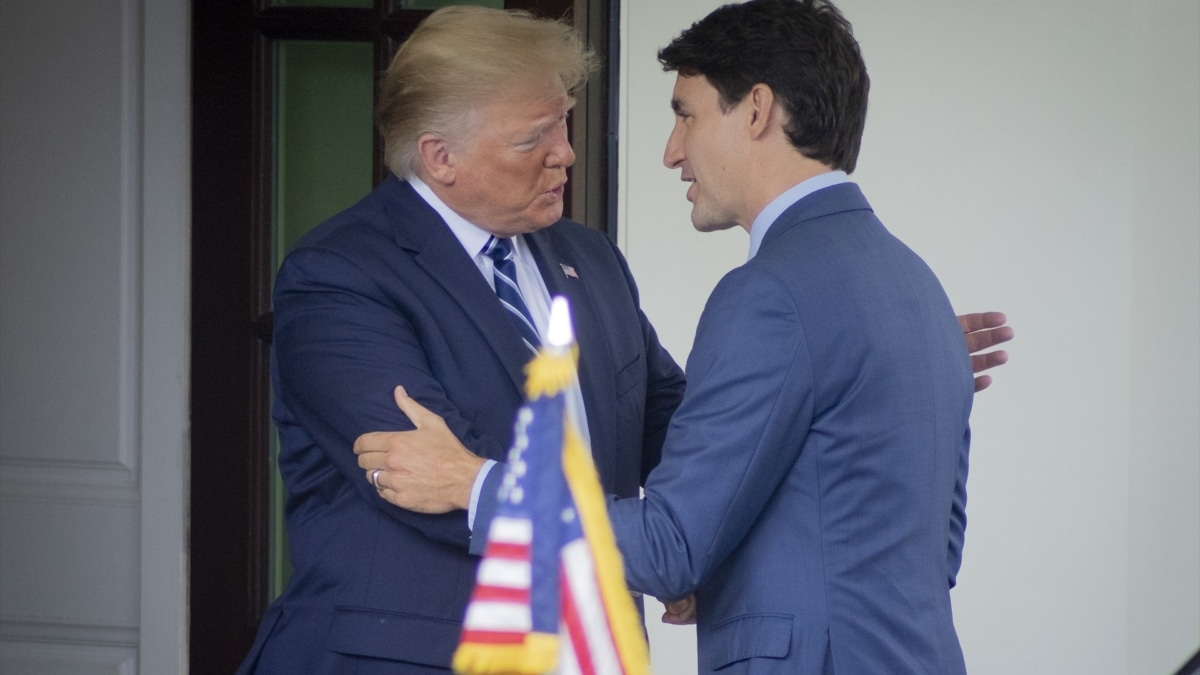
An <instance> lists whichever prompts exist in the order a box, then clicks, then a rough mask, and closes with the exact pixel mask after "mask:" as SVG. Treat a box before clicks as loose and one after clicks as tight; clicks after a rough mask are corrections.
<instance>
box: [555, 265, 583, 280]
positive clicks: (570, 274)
mask: <svg viewBox="0 0 1200 675" xmlns="http://www.w3.org/2000/svg"><path fill="white" fill-rule="evenodd" d="M558 266H559V267H561V268H562V271H563V274H565V275H566V276H567V278H568V279H578V278H579V275H578V274H576V273H575V268H574V267H571V266H570V265H568V264H566V263H559V264H558Z"/></svg>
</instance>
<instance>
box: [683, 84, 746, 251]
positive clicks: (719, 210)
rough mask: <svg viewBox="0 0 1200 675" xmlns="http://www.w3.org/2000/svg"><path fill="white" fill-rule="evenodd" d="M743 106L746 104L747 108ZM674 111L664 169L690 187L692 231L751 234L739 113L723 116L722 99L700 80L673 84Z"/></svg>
mask: <svg viewBox="0 0 1200 675" xmlns="http://www.w3.org/2000/svg"><path fill="white" fill-rule="evenodd" d="M743 103H744V102H743ZM671 107H672V108H673V109H674V110H675V128H674V129H672V130H671V136H670V138H668V139H667V148H666V151H665V152H664V154H663V164H666V166H667V168H668V169H679V170H680V172H681V174H680V179H681V180H683V181H685V182H690V183H691V186H690V187H688V191H687V198H688V201H689V202H691V203H692V225H694V226H695V228H696V229H697V230H699V231H701V232H713V231H716V230H724V229H727V228H729V227H732V226H734V225H741V226H742V227H745V228H747V229H749V228H750V224H751V222H752V221H753V219H754V214H751V215H750V217H749V219H746V218H745V217H744V215H743V213H742V212H743V211H745V210H746V209H745V208H744V204H743V203H742V202H743V195H744V192H745V191H744V190H742V189H741V188H740V187H739V186H740V180H742V179H743V178H744V172H743V171H740V170H739V168H738V162H740V161H742V160H743V158H742V157H740V156H739V154H740V152H739V150H740V149H741V144H740V138H741V137H740V135H739V134H740V133H741V130H740V129H739V128H738V121H739V120H740V119H741V117H742V116H741V115H740V114H738V113H739V110H740V108H741V107H742V106H741V104H739V105H738V106H737V107H735V108H733V109H732V110H730V111H729V113H728V114H726V113H723V112H722V111H721V104H720V94H719V93H718V92H717V90H716V88H715V87H713V86H712V85H711V84H709V82H708V78H706V77H704V76H702V75H697V76H694V77H687V76H683V75H679V76H677V77H676V78H675V90H674V92H673V93H672V96H671Z"/></svg>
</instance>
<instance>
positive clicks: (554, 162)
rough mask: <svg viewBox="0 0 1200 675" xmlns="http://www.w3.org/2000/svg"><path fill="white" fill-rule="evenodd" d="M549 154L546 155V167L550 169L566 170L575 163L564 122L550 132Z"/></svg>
mask: <svg viewBox="0 0 1200 675" xmlns="http://www.w3.org/2000/svg"><path fill="white" fill-rule="evenodd" d="M550 133H551V134H552V136H551V138H550V139H549V140H550V152H549V153H548V154H547V155H546V165H547V166H549V167H551V168H557V167H563V168H566V167H568V166H571V165H572V164H574V163H575V149H574V148H572V147H571V141H570V140H569V139H568V138H567V125H566V123H565V122H564V123H563V124H559V125H557V126H555V127H554V130H553V131H551V132H550Z"/></svg>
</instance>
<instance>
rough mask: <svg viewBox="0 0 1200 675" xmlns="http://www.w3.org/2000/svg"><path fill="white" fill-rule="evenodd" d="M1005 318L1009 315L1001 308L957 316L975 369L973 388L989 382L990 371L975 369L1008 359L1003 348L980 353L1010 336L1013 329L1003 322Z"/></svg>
mask: <svg viewBox="0 0 1200 675" xmlns="http://www.w3.org/2000/svg"><path fill="white" fill-rule="evenodd" d="M1007 321H1008V318H1007V317H1005V316H1004V313H1003V312H982V313H979V314H963V315H961V316H959V317H958V325H960V326H962V331H963V337H965V338H966V340H967V351H968V352H970V353H971V370H972V372H974V373H976V377H975V391H976V392H980V391H983V390H984V389H987V388H988V387H989V386H991V384H992V377H991V376H990V375H979V374H978V373H981V372H983V371H985V370H987V369H988V368H993V367H995V366H1002V365H1004V364H1005V363H1008V352H1006V351H1004V350H1003V349H998V350H996V351H993V352H987V353H980V352H982V351H983V350H985V349H988V348H991V347H995V346H996V345H998V344H1001V343H1004V342H1008V341H1009V340H1011V339H1013V335H1014V332H1013V329H1012V327H1011V326H1006V325H1005V322H1007Z"/></svg>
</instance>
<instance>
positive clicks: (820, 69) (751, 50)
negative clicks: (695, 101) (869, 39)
mask: <svg viewBox="0 0 1200 675" xmlns="http://www.w3.org/2000/svg"><path fill="white" fill-rule="evenodd" d="M658 60H659V62H660V63H662V66H663V70H665V71H667V72H672V71H675V72H678V73H679V74H680V75H683V76H686V77H692V76H696V75H703V76H704V77H705V78H707V79H708V81H709V83H710V84H712V86H713V87H715V88H716V90H717V92H718V93H719V94H720V97H721V108H722V111H724V112H728V111H729V110H730V109H731V108H733V107H734V106H736V105H737V104H738V103H739V102H740V101H741V100H742V99H743V98H745V96H746V94H747V93H749V92H750V88H751V87H753V86H754V85H755V84H758V83H763V84H765V85H767V86H768V87H770V88H771V90H772V91H774V92H775V96H776V99H778V100H780V101H781V103H782V104H783V108H784V111H785V112H786V113H787V115H788V121H787V122H786V124H785V126H784V130H785V131H786V132H787V135H788V138H789V139H790V140H791V142H792V145H794V146H795V147H796V148H797V149H798V150H799V151H800V153H801V154H803V155H804V156H805V157H809V158H811V159H815V160H817V161H819V162H822V163H824V164H828V165H830V166H832V167H833V168H835V169H841V170H843V171H845V172H847V173H850V172H851V171H854V166H855V164H857V162H858V150H859V147H860V146H861V144H862V134H863V127H864V126H865V124H866V120H867V91H868V90H869V89H870V84H871V82H870V79H869V78H868V77H867V67H866V65H865V64H864V63H863V59H862V54H861V53H860V52H859V49H858V42H857V41H856V40H855V39H854V34H853V31H852V30H851V27H850V22H849V21H846V18H845V17H843V16H842V13H841V12H839V11H838V9H837V8H836V7H834V6H833V5H832V4H830V3H829V2H827V1H826V0H750V2H746V3H743V4H737V5H725V6H723V7H719V8H717V9H716V10H714V11H713V12H712V13H711V14H709V15H708V16H706V17H704V18H703V19H701V20H700V21H697V22H696V23H694V24H692V27H691V28H688V29H687V30H685V31H684V32H683V33H682V34H681V35H680V36H679V37H677V38H675V40H673V41H672V42H671V44H669V45H667V46H666V47H664V48H663V49H662V50H661V51H659V53H658Z"/></svg>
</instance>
